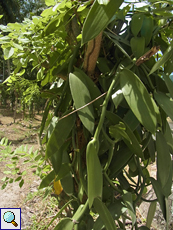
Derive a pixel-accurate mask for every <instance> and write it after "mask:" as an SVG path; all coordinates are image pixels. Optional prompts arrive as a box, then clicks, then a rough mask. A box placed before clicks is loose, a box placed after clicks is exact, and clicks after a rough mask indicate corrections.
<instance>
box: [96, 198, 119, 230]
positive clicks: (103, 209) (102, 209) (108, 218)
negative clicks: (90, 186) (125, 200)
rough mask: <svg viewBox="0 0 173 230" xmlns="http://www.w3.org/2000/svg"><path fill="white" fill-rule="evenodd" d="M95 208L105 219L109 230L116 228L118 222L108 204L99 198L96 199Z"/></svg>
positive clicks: (103, 219)
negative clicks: (115, 220)
mask: <svg viewBox="0 0 173 230" xmlns="http://www.w3.org/2000/svg"><path fill="white" fill-rule="evenodd" d="M93 204H94V208H95V209H96V211H97V212H98V214H99V216H100V217H101V220H102V221H103V223H104V225H105V227H106V229H109V230H116V229H117V227H116V224H115V222H114V220H113V218H112V216H111V214H110V212H109V210H108V209H107V207H106V205H105V204H103V203H102V201H101V200H100V199H99V198H95V199H94V203H93Z"/></svg>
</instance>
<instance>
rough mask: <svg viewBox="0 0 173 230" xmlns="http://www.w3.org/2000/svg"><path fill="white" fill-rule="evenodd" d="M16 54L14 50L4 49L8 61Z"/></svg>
mask: <svg viewBox="0 0 173 230" xmlns="http://www.w3.org/2000/svg"><path fill="white" fill-rule="evenodd" d="M13 54H14V48H13V47H8V48H5V49H4V59H5V60H7V59H9V58H10V57H11V56H13Z"/></svg>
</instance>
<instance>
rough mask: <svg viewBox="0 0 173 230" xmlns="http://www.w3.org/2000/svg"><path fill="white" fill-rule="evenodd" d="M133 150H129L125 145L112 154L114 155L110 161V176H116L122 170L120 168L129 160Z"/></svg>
mask: <svg viewBox="0 0 173 230" xmlns="http://www.w3.org/2000/svg"><path fill="white" fill-rule="evenodd" d="M133 154H134V153H133V152H131V151H130V149H128V148H127V147H124V148H122V149H120V150H118V151H117V152H116V154H114V157H113V159H112V161H111V165H110V167H109V169H110V177H111V178H116V177H117V175H118V174H119V173H120V172H121V171H122V169H123V168H124V167H125V166H126V165H127V164H128V162H129V160H130V159H131V158H132V156H133Z"/></svg>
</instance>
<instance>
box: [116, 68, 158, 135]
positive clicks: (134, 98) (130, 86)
mask: <svg viewBox="0 0 173 230" xmlns="http://www.w3.org/2000/svg"><path fill="white" fill-rule="evenodd" d="M120 84H121V88H122V92H123V94H124V97H125V99H126V101H127V103H128V105H129V107H130V108H131V110H132V111H133V113H134V114H135V116H136V117H137V119H138V120H139V121H140V122H141V124H143V126H144V127H145V128H146V129H147V130H149V131H150V132H151V133H155V131H156V125H157V117H156V112H155V108H154V105H153V103H155V102H154V101H152V100H151V97H150V95H149V93H148V91H147V89H146V88H145V86H144V84H143V83H142V82H141V80H140V79H139V78H138V76H137V75H136V74H134V73H133V72H132V71H130V70H128V69H123V70H122V71H121V72H120ZM156 107H157V105H156ZM146 114H147V116H146Z"/></svg>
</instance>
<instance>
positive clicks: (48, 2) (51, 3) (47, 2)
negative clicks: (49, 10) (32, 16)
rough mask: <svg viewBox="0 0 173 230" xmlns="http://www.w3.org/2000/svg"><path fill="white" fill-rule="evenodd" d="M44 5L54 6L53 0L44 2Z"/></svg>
mask: <svg viewBox="0 0 173 230" xmlns="http://www.w3.org/2000/svg"><path fill="white" fill-rule="evenodd" d="M45 3H46V5H47V6H54V5H55V0H45Z"/></svg>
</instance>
